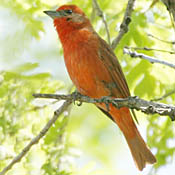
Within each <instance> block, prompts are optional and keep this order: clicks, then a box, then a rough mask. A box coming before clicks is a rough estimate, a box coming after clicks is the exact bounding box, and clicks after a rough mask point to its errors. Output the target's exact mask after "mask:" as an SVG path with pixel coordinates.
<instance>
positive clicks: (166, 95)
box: [151, 89, 175, 101]
mask: <svg viewBox="0 0 175 175" xmlns="http://www.w3.org/2000/svg"><path fill="white" fill-rule="evenodd" d="M174 93H175V89H174V90H172V91H170V92H168V93H167V94H165V95H163V96H162V97H160V98H155V99H152V100H151V101H160V100H163V99H165V98H167V97H169V96H170V95H172V94H174Z"/></svg>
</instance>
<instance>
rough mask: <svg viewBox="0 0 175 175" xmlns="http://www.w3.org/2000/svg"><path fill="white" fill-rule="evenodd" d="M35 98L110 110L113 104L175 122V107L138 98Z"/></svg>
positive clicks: (57, 96) (50, 96)
mask: <svg viewBox="0 0 175 175" xmlns="http://www.w3.org/2000/svg"><path fill="white" fill-rule="evenodd" d="M33 96H34V97H35V98H51V99H57V100H70V101H72V102H74V101H79V102H80V104H81V103H82V102H86V103H105V104H106V107H107V108H109V103H112V104H113V105H114V106H115V107H116V108H121V107H128V108H130V109H136V110H139V111H142V112H144V113H146V114H159V115H167V116H169V117H170V118H171V120H172V121H174V120H175V106H172V105H167V104H163V103H157V102H152V101H146V100H143V99H140V98H138V97H128V98H111V97H103V98H100V99H96V98H90V97H87V96H83V95H81V94H79V93H72V94H69V95H58V94H33Z"/></svg>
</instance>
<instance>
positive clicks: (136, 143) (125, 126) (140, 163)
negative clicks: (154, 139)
mask: <svg viewBox="0 0 175 175" xmlns="http://www.w3.org/2000/svg"><path fill="white" fill-rule="evenodd" d="M110 114H111V116H112V118H113V119H114V121H115V122H116V123H117V125H118V126H119V128H120V129H121V131H122V132H123V134H124V136H125V138H126V141H127V143H128V146H129V148H130V151H131V154H132V157H133V159H134V161H135V163H136V166H137V167H138V169H139V170H140V171H141V170H143V168H145V166H146V164H147V163H150V164H153V163H155V162H156V158H155V156H154V155H153V154H152V153H151V151H150V150H149V148H148V147H147V145H146V143H145V142H144V140H143V138H142V137H141V135H140V133H139V131H138V130H137V127H136V125H135V123H134V121H133V119H132V116H131V114H130V112H129V110H128V108H121V109H116V108H113V107H112V110H111V111H110Z"/></svg>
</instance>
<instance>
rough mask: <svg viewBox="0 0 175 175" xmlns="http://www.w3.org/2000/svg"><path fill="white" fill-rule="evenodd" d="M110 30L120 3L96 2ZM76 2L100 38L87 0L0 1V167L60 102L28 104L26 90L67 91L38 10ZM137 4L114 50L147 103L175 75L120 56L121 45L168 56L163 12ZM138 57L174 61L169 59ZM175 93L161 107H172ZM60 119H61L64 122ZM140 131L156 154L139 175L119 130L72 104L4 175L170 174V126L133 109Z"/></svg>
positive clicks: (169, 31) (59, 56)
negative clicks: (126, 29)
mask: <svg viewBox="0 0 175 175" xmlns="http://www.w3.org/2000/svg"><path fill="white" fill-rule="evenodd" d="M98 2H99V5H100V7H101V9H102V10H103V12H104V14H105V17H106V20H107V23H108V25H109V30H110V36H111V40H113V39H114V38H115V37H116V36H117V34H118V31H119V26H120V23H121V21H122V18H123V15H124V12H125V8H126V4H127V0H123V1H121V0H120V1H119V0H118V1H116V0H110V1H109V0H103V1H100V0H99V1H98ZM66 3H69V4H76V5H78V6H79V7H81V8H82V9H83V10H84V11H85V13H86V14H87V15H88V17H89V18H90V19H91V21H92V23H93V26H94V28H95V30H96V31H97V32H98V33H99V35H100V36H101V37H102V38H104V39H107V36H106V31H105V28H104V24H103V23H102V20H101V18H99V17H98V16H96V14H95V12H94V10H93V8H92V1H91V0H86V1H84V0H72V1H71V0H69V1H68V0H52V1H46V0H33V1H30V0H13V1H12V0H0V170H2V169H3V168H4V167H5V166H6V165H7V164H8V163H9V161H10V160H11V159H12V158H13V157H14V156H15V155H17V154H19V153H20V151H21V150H22V149H23V148H24V146H25V145H26V144H27V143H28V142H30V140H31V139H32V138H33V137H34V136H36V135H37V134H38V133H39V131H40V130H41V129H42V128H43V127H44V125H45V124H46V122H47V121H48V120H49V119H50V118H51V117H52V116H53V112H54V110H55V109H57V108H58V107H59V106H60V104H62V102H57V103H55V101H53V100H45V99H34V98H33V97H32V94H33V93H65V94H66V93H69V90H70V87H71V86H72V83H71V81H70V79H69V76H68V74H67V72H66V69H65V66H64V61H63V51H62V47H61V44H60V42H59V40H58V37H57V33H56V31H55V29H54V27H53V24H52V19H50V18H49V17H48V16H46V15H45V14H44V13H43V11H44V10H50V9H56V8H57V7H58V6H60V5H63V4H66ZM151 3H152V1H149V0H139V1H136V4H135V10H134V12H133V14H132V23H131V24H130V25H129V31H128V33H127V34H126V35H125V36H124V37H123V38H122V40H121V42H120V44H119V45H118V46H117V48H116V49H115V53H116V55H117V57H118V59H119V61H120V63H121V65H122V67H123V71H124V73H125V75H126V78H127V81H128V84H129V87H130V90H131V94H132V95H137V96H139V97H141V98H144V99H147V100H151V99H155V98H158V97H161V96H162V95H164V94H166V93H168V92H170V91H172V90H174V89H175V70H174V69H171V68H169V67H166V66H163V65H160V64H151V63H149V62H147V61H144V60H141V59H134V58H131V57H129V56H127V55H123V47H124V46H133V47H149V48H156V49H163V50H169V51H174V50H175V47H174V46H173V45H172V44H167V43H165V42H161V41H159V40H156V39H154V38H152V37H149V36H148V34H152V35H154V36H156V37H158V38H161V39H162V40H166V41H174V40H173V39H174V38H175V32H174V30H173V28H172V23H171V20H170V16H169V13H168V11H167V9H166V7H165V6H164V5H163V4H162V3H161V2H158V3H156V4H155V5H154V6H153V7H152V8H150V4H151ZM139 52H142V53H144V54H147V55H149V56H155V57H156V58H158V59H162V60H165V61H168V62H170V63H175V55H174V54H169V53H165V52H155V51H145V50H141V51H139ZM174 100H175V94H172V95H171V96H168V97H167V98H165V99H163V100H162V101H161V102H164V103H167V104H174ZM65 115H67V116H68V117H65ZM137 116H138V120H139V123H140V124H139V126H138V128H139V130H140V131H141V134H142V136H143V137H144V138H145V140H147V143H148V145H149V147H151V148H152V151H153V153H154V154H155V155H156V158H157V163H156V164H155V165H154V166H147V168H145V169H144V171H143V172H141V173H140V172H138V170H137V169H136V167H135V165H134V162H133V160H132V157H131V154H130V152H129V149H128V146H127V144H126V141H125V140H124V138H123V135H122V134H121V132H120V131H119V129H118V127H117V126H116V125H115V124H114V123H112V122H111V121H110V120H109V119H108V118H107V117H106V116H104V115H103V114H102V113H101V112H100V111H99V110H98V109H96V108H95V106H93V105H90V104H83V105H82V106H80V107H79V106H77V105H72V106H71V108H70V109H69V110H68V112H67V113H64V114H63V115H62V116H61V117H60V118H59V120H58V121H57V122H56V123H55V125H54V126H52V128H51V129H50V130H49V131H48V133H47V134H46V136H45V137H44V138H43V139H41V141H40V142H39V143H38V144H37V145H35V146H33V147H32V149H31V150H30V152H29V153H28V154H27V155H26V156H25V158H23V159H22V161H21V162H20V163H18V164H16V165H15V166H14V167H13V168H12V170H10V171H9V172H8V173H7V174H8V175H13V174H15V175H16V174H18V175H29V174H32V175H33V174H35V175H37V174H40V175H41V174H43V175H51V174H52V175H69V174H71V175H117V174H120V175H121V174H122V175H125V174H126V175H130V174H133V175H135V174H155V175H156V174H159V175H164V174H167V173H168V174H173V170H174V168H175V157H174V152H175V139H174V136H175V127H174V123H173V122H171V120H170V119H169V118H168V117H166V116H165V117H160V116H158V115H153V116H150V115H144V114H143V113H141V112H137Z"/></svg>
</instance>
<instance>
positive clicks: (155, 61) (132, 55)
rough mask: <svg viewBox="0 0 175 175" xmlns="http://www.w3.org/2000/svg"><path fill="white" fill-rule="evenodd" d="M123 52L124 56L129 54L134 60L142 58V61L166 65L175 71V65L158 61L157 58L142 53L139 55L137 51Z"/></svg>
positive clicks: (125, 49) (124, 50)
mask: <svg viewBox="0 0 175 175" xmlns="http://www.w3.org/2000/svg"><path fill="white" fill-rule="evenodd" d="M123 52H124V54H128V55H130V56H131V57H134V58H142V59H145V60H148V61H149V62H151V63H159V64H163V65H166V66H169V67H171V68H173V69H175V64H172V63H169V62H166V61H162V60H158V59H157V58H154V57H151V56H148V55H145V54H142V53H138V52H136V51H131V50H129V49H127V48H124V49H123Z"/></svg>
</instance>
